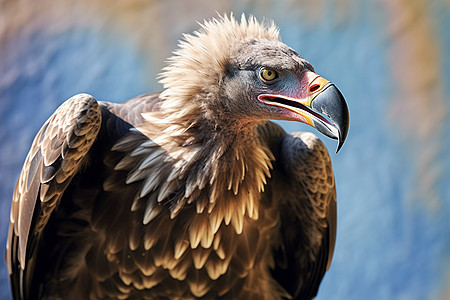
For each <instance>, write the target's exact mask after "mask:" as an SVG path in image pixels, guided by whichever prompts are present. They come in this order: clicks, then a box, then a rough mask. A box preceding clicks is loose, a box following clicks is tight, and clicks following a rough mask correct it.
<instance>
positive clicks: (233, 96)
mask: <svg viewBox="0 0 450 300" xmlns="http://www.w3.org/2000/svg"><path fill="white" fill-rule="evenodd" d="M159 80H160V83H161V84H162V86H163V91H162V92H160V93H150V94H145V95H141V96H138V97H136V98H133V99H131V100H128V101H126V102H124V103H122V104H117V103H111V102H106V101H97V100H96V99H94V97H93V96H91V95H88V94H78V95H75V96H73V97H72V98H70V99H68V100H67V101H65V102H64V103H63V104H62V105H61V106H60V107H59V108H58V109H57V110H56V111H55V112H54V113H53V115H52V116H50V118H49V119H48V120H47V121H46V122H45V124H44V125H43V126H42V128H41V129H40V131H39V132H38V133H37V135H36V137H35V139H34V141H33V143H32V145H31V149H30V150H29V153H28V156H27V157H26V159H25V162H24V165H23V168H22V171H21V173H20V176H19V179H18V182H17V185H16V187H15V190H14V194H13V200H12V207H11V215H10V227H9V236H8V240H7V245H6V263H7V266H8V270H9V275H10V283H11V289H12V294H13V296H14V299H69V300H70V299H180V300H184V299H246V300H249V299H258V300H262V299H312V298H314V297H315V296H316V294H317V291H318V289H319V285H320V282H321V280H322V278H323V276H324V274H325V272H326V271H327V270H328V269H329V267H330V263H331V259H332V256H333V251H334V246H335V237H336V191H335V180H334V175H333V170H332V166H331V161H330V156H329V154H328V152H327V149H326V147H325V146H324V144H323V143H322V142H321V141H320V140H319V139H318V138H317V137H316V136H315V135H314V134H312V133H307V132H303V133H302V132H299V133H292V134H287V133H286V132H285V131H284V130H283V129H282V128H281V127H280V126H279V125H278V124H276V123H274V122H272V121H271V120H288V121H298V122H303V123H305V124H308V125H311V126H313V127H314V128H315V129H317V130H318V131H319V132H321V133H323V134H324V135H326V136H328V137H331V138H335V139H337V140H338V147H337V148H338V150H339V148H340V147H341V146H342V144H343V143H344V140H345V138H346V136H347V131H348V127H349V112H348V108H347V104H346V102H345V100H344V97H343V96H342V94H341V92H340V91H339V90H338V89H337V88H336V86H335V85H333V84H332V83H331V82H330V81H328V80H325V79H324V78H323V77H321V76H319V75H317V74H316V73H314V69H313V67H312V65H311V64H310V63H309V62H307V61H306V60H305V59H304V58H302V57H301V56H300V55H299V54H297V52H295V51H294V50H293V49H292V48H290V47H288V46H287V45H285V44H284V43H282V42H281V39H280V36H279V30H278V28H277V27H276V26H275V25H274V23H273V22H272V21H261V22H260V21H258V20H256V19H255V18H254V17H252V16H251V17H248V18H247V17H246V16H244V15H242V18H241V20H237V19H235V18H234V17H233V15H232V14H231V15H223V16H222V15H220V16H218V17H217V18H212V19H209V20H206V21H205V22H204V23H202V24H201V25H200V29H199V30H198V31H196V32H194V33H193V34H188V35H184V38H183V39H182V41H181V42H180V44H179V47H178V50H176V51H175V52H174V53H173V56H172V57H171V58H169V59H168V61H167V66H166V67H165V68H164V69H163V70H162V72H161V74H160V75H159Z"/></svg>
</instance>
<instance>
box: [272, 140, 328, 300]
mask: <svg viewBox="0 0 450 300" xmlns="http://www.w3.org/2000/svg"><path fill="white" fill-rule="evenodd" d="M277 162H278V164H277V172H278V173H279V175H278V176H280V179H281V180H279V181H278V182H280V183H279V186H277V187H273V189H277V190H278V192H277V195H280V196H279V198H280V199H279V201H280V220H281V226H280V234H281V242H280V244H279V246H278V248H277V249H276V251H275V260H276V261H275V263H276V266H275V269H274V271H273V276H274V278H275V279H276V280H277V281H278V282H279V283H280V284H281V285H282V286H283V287H284V288H285V289H286V290H287V291H288V292H289V293H290V294H291V295H292V296H293V298H294V299H312V298H313V297H315V295H316V294H317V290H318V288H319V285H320V282H321V281H322V278H323V276H324V274H325V272H326V271H327V270H328V268H329V267H330V263H331V259H332V257H333V251H334V245H335V238H336V191H335V185H334V175H333V171H332V167H331V161H330V157H329V155H328V152H327V150H326V148H325V146H324V145H323V144H322V142H321V141H320V140H319V139H318V138H317V137H316V136H315V135H313V134H311V133H294V134H292V135H286V136H285V137H284V138H283V139H282V142H281V146H280V152H279V155H278V158H277Z"/></svg>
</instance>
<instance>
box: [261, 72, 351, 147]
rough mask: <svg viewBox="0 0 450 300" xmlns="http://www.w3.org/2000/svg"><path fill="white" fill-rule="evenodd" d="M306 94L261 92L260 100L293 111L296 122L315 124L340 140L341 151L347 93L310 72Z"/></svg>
mask: <svg viewBox="0 0 450 300" xmlns="http://www.w3.org/2000/svg"><path fill="white" fill-rule="evenodd" d="M302 85H303V86H307V89H302V91H303V92H302V93H301V94H303V95H300V96H299V97H298V98H297V97H289V96H285V95H279V94H262V95H259V96H258V100H259V101H261V102H263V103H264V104H268V105H273V106H278V107H282V108H285V109H287V110H289V111H291V112H294V113H295V114H294V116H295V117H293V118H291V117H290V118H288V119H295V120H297V121H300V122H303V123H306V124H308V125H311V126H313V127H315V128H316V129H317V130H318V131H319V132H321V133H323V134H325V135H326V136H328V137H330V138H333V139H337V140H338V146H337V150H336V153H337V152H339V150H340V149H341V147H342V145H343V144H344V141H345V138H346V137H347V132H348V128H349V120H350V118H349V112H348V107H347V103H346V102H345V99H344V96H342V94H341V92H340V91H339V90H338V89H337V87H336V86H335V85H334V84H332V83H331V82H330V81H328V80H326V79H324V78H322V77H320V76H319V75H317V74H315V73H313V72H310V71H307V72H306V73H305V75H304V76H303V79H302Z"/></svg>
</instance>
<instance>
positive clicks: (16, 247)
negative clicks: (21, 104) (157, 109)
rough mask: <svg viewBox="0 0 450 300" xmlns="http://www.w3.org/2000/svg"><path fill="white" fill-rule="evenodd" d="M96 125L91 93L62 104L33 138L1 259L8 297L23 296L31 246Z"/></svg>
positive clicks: (30, 266)
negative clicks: (10, 289) (9, 288)
mask: <svg viewBox="0 0 450 300" xmlns="http://www.w3.org/2000/svg"><path fill="white" fill-rule="evenodd" d="M100 127H101V112H100V107H99V105H98V103H97V101H96V100H95V99H94V98H93V97H92V96H90V95H87V94H79V95H76V96H74V97H72V98H70V99H69V100H67V101H66V102H64V103H63V104H62V105H61V106H60V107H59V108H58V109H57V110H56V111H55V113H54V114H53V115H52V116H51V117H50V118H49V119H48V120H47V122H46V123H45V124H44V125H43V126H42V128H41V129H40V131H39V132H38V134H37V135H36V137H35V139H34V141H33V144H32V146H31V149H30V151H29V153H28V156H27V158H26V160H25V163H24V166H23V168H22V171H21V173H20V176H19V179H18V182H17V185H16V188H15V190H14V195H13V202H12V209H11V223H10V231H9V236H8V242H7V250H6V261H7V265H8V270H9V273H10V276H11V282H12V287H13V289H14V290H13V293H14V294H15V295H21V296H22V297H25V298H27V297H28V296H30V295H27V293H28V291H29V285H30V284H31V283H30V282H26V281H27V280H28V278H29V277H30V276H32V275H31V274H32V272H33V264H34V261H35V259H34V258H33V253H34V249H35V245H36V244H37V243H39V237H40V232H41V231H42V230H43V228H45V226H46V223H47V221H48V219H49V217H50V215H51V213H52V212H53V210H54V208H55V207H56V206H57V202H58V201H59V200H60V198H61V197H60V196H61V195H62V193H63V192H64V190H65V188H66V187H67V185H68V183H69V182H70V181H71V179H72V178H73V175H74V174H75V173H76V172H77V171H78V170H79V169H80V168H81V167H82V165H83V163H85V162H86V160H87V153H88V151H89V149H90V147H91V146H92V144H93V142H94V141H95V139H96V137H97V134H98V132H99V129H100Z"/></svg>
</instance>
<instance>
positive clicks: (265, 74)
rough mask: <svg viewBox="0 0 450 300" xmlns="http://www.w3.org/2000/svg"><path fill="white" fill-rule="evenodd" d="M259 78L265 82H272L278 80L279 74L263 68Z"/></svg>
mask: <svg viewBox="0 0 450 300" xmlns="http://www.w3.org/2000/svg"><path fill="white" fill-rule="evenodd" d="M259 76H260V77H261V79H262V80H264V81H272V80H274V79H276V78H278V73H277V71H275V70H274V69H267V68H261V70H260V71H259Z"/></svg>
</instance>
